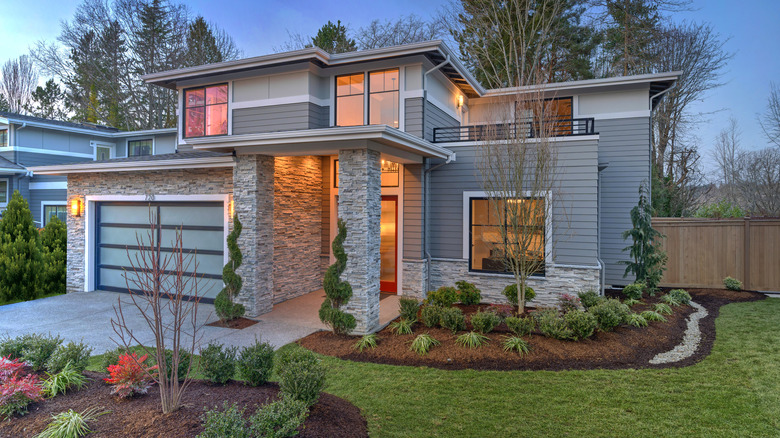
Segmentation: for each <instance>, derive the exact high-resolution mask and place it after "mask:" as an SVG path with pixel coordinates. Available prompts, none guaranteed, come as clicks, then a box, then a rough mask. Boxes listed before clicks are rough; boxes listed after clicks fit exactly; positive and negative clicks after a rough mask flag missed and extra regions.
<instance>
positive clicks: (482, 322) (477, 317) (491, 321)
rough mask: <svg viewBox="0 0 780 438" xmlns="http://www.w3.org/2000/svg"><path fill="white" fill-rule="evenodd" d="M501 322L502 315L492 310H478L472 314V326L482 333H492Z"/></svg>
mask: <svg viewBox="0 0 780 438" xmlns="http://www.w3.org/2000/svg"><path fill="white" fill-rule="evenodd" d="M499 324H501V317H500V316H498V315H496V314H495V313H492V312H477V313H475V314H473V315H471V326H472V327H474V330H476V331H478V332H480V333H483V334H484V333H490V332H492V331H493V329H494V328H496V326H498V325H499Z"/></svg>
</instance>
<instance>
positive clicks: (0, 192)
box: [0, 178, 10, 205]
mask: <svg viewBox="0 0 780 438" xmlns="http://www.w3.org/2000/svg"><path fill="white" fill-rule="evenodd" d="M9 185H10V184H9V182H8V179H7V178H5V179H0V205H7V204H8V186H9Z"/></svg>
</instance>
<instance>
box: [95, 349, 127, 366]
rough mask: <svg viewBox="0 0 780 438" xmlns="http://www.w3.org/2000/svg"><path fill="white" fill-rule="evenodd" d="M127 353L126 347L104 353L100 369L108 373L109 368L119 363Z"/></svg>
mask: <svg viewBox="0 0 780 438" xmlns="http://www.w3.org/2000/svg"><path fill="white" fill-rule="evenodd" d="M125 353H127V351H126V350H125V348H124V347H117V348H115V349H113V350H108V351H106V352H105V353H103V358H102V359H101V360H100V368H102V369H104V370H106V372H108V367H110V366H111V365H116V364H118V363H119V356H121V355H123V354H125Z"/></svg>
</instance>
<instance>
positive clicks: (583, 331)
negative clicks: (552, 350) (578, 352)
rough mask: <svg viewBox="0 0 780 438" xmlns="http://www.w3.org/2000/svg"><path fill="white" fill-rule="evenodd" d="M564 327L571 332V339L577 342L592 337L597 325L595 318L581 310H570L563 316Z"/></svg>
mask: <svg viewBox="0 0 780 438" xmlns="http://www.w3.org/2000/svg"><path fill="white" fill-rule="evenodd" d="M563 319H564V320H565V321H566V327H568V328H569V330H570V331H571V339H572V340H574V341H578V340H580V339H585V338H589V337H591V336H593V332H595V331H596V327H597V326H598V323H597V322H596V317H595V316H593V315H592V314H590V313H587V312H583V311H582V310H571V311H569V312H566V313H565V314H564V315H563Z"/></svg>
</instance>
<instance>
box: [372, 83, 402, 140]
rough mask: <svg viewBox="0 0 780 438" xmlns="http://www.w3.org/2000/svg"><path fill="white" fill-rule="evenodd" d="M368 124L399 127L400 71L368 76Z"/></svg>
mask: <svg viewBox="0 0 780 438" xmlns="http://www.w3.org/2000/svg"><path fill="white" fill-rule="evenodd" d="M368 88H369V90H368V124H369V125H387V126H392V127H393V128H397V127H398V105H399V101H398V69H392V70H384V71H374V72H371V73H369V74H368Z"/></svg>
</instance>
